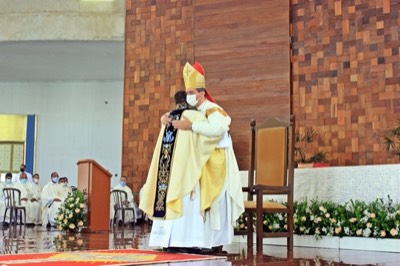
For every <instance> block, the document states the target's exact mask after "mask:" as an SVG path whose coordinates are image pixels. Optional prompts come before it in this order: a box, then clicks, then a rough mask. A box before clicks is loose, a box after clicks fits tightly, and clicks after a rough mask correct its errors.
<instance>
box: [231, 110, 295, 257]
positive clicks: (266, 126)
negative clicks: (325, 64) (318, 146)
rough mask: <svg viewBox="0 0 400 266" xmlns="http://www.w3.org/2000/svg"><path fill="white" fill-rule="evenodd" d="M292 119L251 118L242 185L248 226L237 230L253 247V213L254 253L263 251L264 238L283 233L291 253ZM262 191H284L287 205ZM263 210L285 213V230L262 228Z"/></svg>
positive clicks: (249, 245)
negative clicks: (247, 161)
mask: <svg viewBox="0 0 400 266" xmlns="http://www.w3.org/2000/svg"><path fill="white" fill-rule="evenodd" d="M294 123H295V118H294V115H292V116H290V118H289V121H282V120H279V119H278V118H270V119H267V120H266V121H265V122H264V123H262V124H260V125H259V126H257V127H256V122H255V120H252V121H251V141H250V166H249V175H248V186H247V187H244V188H243V191H244V192H247V194H248V197H247V200H246V201H245V202H244V206H245V212H246V214H247V230H240V231H236V234H238V235H247V245H248V248H249V249H252V248H253V232H254V229H253V222H254V220H253V214H254V213H255V214H256V221H255V228H256V230H255V231H256V246H257V253H262V249H263V238H268V237H285V238H287V249H288V254H289V256H290V255H292V254H293V175H294ZM265 195H270V196H274V195H280V196H278V197H280V198H282V196H281V195H284V198H285V199H286V201H287V205H284V204H281V203H278V202H272V201H267V200H266V199H265V198H264V196H265ZM283 201H284V200H283ZM263 213H266V214H268V213H283V214H286V215H287V231H284V232H268V231H267V232H264V231H263Z"/></svg>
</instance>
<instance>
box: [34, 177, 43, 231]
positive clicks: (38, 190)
mask: <svg viewBox="0 0 400 266" xmlns="http://www.w3.org/2000/svg"><path fill="white" fill-rule="evenodd" d="M39 179H40V176H39V174H34V175H33V178H32V181H33V183H32V188H33V191H32V198H34V199H36V200H37V202H39V204H40V219H39V221H38V222H37V223H36V225H39V224H42V201H41V200H40V196H41V194H42V190H43V186H42V185H41V184H39Z"/></svg>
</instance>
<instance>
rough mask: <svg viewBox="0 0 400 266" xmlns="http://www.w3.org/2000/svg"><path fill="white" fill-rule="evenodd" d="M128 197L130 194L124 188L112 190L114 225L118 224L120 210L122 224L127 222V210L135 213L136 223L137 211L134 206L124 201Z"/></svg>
mask: <svg viewBox="0 0 400 266" xmlns="http://www.w3.org/2000/svg"><path fill="white" fill-rule="evenodd" d="M127 199H128V194H127V193H126V192H125V191H123V190H118V189H114V190H111V201H112V202H113V203H114V217H113V225H114V226H115V225H117V224H118V221H117V219H118V212H119V211H120V212H121V219H122V225H124V224H125V212H126V211H131V212H132V213H133V217H134V222H135V223H136V212H135V209H134V208H133V207H128V206H126V205H125V204H124V202H125V201H126V200H127Z"/></svg>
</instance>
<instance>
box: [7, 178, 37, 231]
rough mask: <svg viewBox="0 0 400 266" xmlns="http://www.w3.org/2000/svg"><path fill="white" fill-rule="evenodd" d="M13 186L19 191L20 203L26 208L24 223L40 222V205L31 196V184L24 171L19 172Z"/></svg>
mask: <svg viewBox="0 0 400 266" xmlns="http://www.w3.org/2000/svg"><path fill="white" fill-rule="evenodd" d="M14 188H16V189H19V190H20V191H21V205H22V206H25V209H26V223H27V224H40V221H41V218H42V212H41V206H40V203H39V201H37V199H36V198H34V197H33V190H34V188H33V184H32V183H29V182H28V175H27V174H26V173H25V172H21V174H20V176H19V182H17V183H15V184H14Z"/></svg>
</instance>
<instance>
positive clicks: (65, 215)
mask: <svg viewBox="0 0 400 266" xmlns="http://www.w3.org/2000/svg"><path fill="white" fill-rule="evenodd" d="M85 225H86V199H85V194H84V193H83V192H81V191H79V190H75V191H73V192H70V193H68V196H67V198H66V199H65V200H64V202H63V204H62V205H61V206H60V209H59V211H58V213H57V219H56V228H57V229H58V230H63V231H66V230H70V231H74V230H77V229H79V228H81V227H83V226H85Z"/></svg>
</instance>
